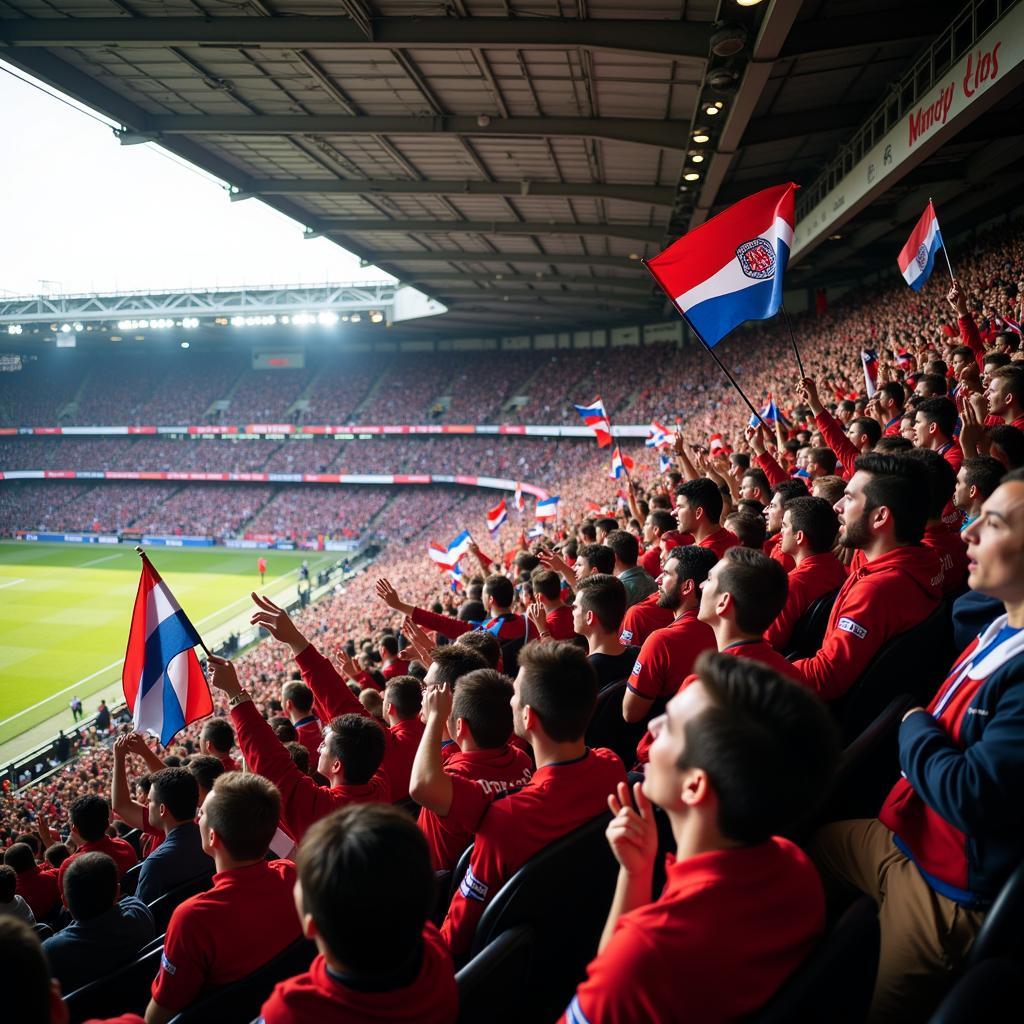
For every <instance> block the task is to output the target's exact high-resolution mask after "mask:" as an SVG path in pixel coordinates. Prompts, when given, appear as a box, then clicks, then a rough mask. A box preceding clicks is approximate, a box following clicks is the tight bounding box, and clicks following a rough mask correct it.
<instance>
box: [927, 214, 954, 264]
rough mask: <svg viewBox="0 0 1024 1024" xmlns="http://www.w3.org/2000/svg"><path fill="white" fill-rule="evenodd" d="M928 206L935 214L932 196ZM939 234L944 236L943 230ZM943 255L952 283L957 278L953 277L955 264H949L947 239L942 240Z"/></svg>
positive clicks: (936, 219)
mask: <svg viewBox="0 0 1024 1024" xmlns="http://www.w3.org/2000/svg"><path fill="white" fill-rule="evenodd" d="M928 205H929V206H930V207H931V208H932V213H935V204H934V203H933V202H932V197H931V196H929V197H928ZM935 223H936V225H937V224H938V223H939V215H938V214H937V213H935ZM939 234H940V235H941V234H942V230H941V229H940V230H939ZM942 255H943V256H944V257H945V258H946V268H947V269H948V270H949V279H950V281H956V278H955V277H954V276H953V264H952V263H950V262H949V253H948V252H947V251H946V240H945V239H943V240H942Z"/></svg>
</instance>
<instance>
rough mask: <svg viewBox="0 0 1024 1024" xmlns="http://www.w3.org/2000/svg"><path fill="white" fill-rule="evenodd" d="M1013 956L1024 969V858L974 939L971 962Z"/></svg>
mask: <svg viewBox="0 0 1024 1024" xmlns="http://www.w3.org/2000/svg"><path fill="white" fill-rule="evenodd" d="M999 956H1012V957H1013V958H1014V959H1015V960H1017V961H1018V962H1020V963H1022V967H1021V970H1022V972H1024V862H1021V863H1020V864H1018V865H1017V867H1016V868H1015V869H1014V871H1013V872H1012V873H1011V875H1010V877H1009V878H1008V879H1007V880H1006V881H1005V882H1004V883H1003V887H1002V889H1000V890H999V895H998V896H997V897H996V898H995V902H994V903H993V904H992V906H991V907H990V908H989V911H988V913H987V914H986V915H985V921H984V923H983V924H982V926H981V928H980V929H979V930H978V934H977V936H976V937H975V939H974V945H973V946H971V953H970V956H969V957H968V961H967V962H968V964H969V965H974V964H978V963H980V962H981V961H982V960H988V959H990V958H993V957H999Z"/></svg>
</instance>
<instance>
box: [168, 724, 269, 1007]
mask: <svg viewBox="0 0 1024 1024" xmlns="http://www.w3.org/2000/svg"><path fill="white" fill-rule="evenodd" d="M268 728H269V726H268ZM189 910H190V908H189V905H188V904H187V903H186V904H183V905H182V906H180V907H178V908H177V909H176V910H175V911H174V913H173V914H172V915H171V920H170V923H169V924H168V925H167V935H166V937H165V938H164V951H163V955H162V956H161V957H160V972H159V973H158V974H157V976H156V978H155V979H154V981H153V990H152V992H153V999H154V1000H155V1001H156V1002H157V1003H158V1004H159V1005H160V1006H162V1007H163V1008H164V1009H165V1010H174V1011H175V1012H177V1011H178V1010H183V1009H184V1008H185V1007H186V1006H188V1005H189V1003H191V1002H192V1000H193V999H195V997H196V996H197V995H199V993H200V992H201V991H202V989H203V985H204V984H205V982H206V978H207V976H208V974H209V971H210V959H211V955H212V950H211V949H209V948H208V947H207V936H208V934H209V932H208V929H206V928H203V927H192V926H191V925H192V924H198V923H199V922H198V921H196V922H191V921H190V918H191V917H192V915H191V914H190V913H189Z"/></svg>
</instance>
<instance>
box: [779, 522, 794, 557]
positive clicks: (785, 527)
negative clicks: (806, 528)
mask: <svg viewBox="0 0 1024 1024" xmlns="http://www.w3.org/2000/svg"><path fill="white" fill-rule="evenodd" d="M780 537H781V546H782V550H783V552H784V553H785V554H787V555H795V554H796V547H797V543H796V534H795V533H794V532H793V517H792V515H791V514H790V513H789V512H785V513H783V516H782V530H781V531H780Z"/></svg>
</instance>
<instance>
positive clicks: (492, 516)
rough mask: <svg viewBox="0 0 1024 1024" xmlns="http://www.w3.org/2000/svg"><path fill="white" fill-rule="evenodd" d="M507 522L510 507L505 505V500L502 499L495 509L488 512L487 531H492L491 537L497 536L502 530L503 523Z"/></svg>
mask: <svg viewBox="0 0 1024 1024" xmlns="http://www.w3.org/2000/svg"><path fill="white" fill-rule="evenodd" d="M507 522H508V507H507V506H506V504H505V499H504V498H502V499H501V501H499V502H498V504H497V505H495V506H494V508H492V509H490V510H489V511H488V512H487V529H488V530H490V531H491V536H492V537H493V536H495V535H496V534H497V532H498V530H499V529H500V528H501V525H502V523H507Z"/></svg>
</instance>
